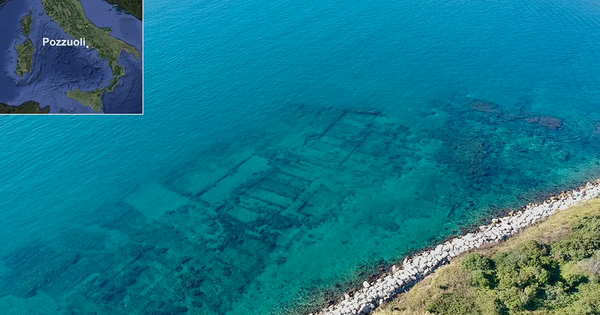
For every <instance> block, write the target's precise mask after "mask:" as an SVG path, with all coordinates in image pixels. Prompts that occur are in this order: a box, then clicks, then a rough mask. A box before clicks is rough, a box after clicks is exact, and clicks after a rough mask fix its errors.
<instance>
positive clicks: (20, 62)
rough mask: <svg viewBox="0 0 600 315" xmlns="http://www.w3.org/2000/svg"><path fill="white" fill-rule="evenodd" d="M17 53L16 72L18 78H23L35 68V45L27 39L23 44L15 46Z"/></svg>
mask: <svg viewBox="0 0 600 315" xmlns="http://www.w3.org/2000/svg"><path fill="white" fill-rule="evenodd" d="M15 50H16V51H17V70H16V71H15V72H16V73H17V75H18V76H21V77H22V76H23V75H25V73H27V72H31V68H32V67H33V51H34V49H33V43H32V42H31V39H29V38H28V39H26V40H25V41H24V42H23V43H21V44H16V45H15Z"/></svg>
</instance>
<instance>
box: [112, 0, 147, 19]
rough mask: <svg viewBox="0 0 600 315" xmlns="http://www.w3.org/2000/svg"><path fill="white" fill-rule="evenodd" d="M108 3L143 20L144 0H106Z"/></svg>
mask: <svg viewBox="0 0 600 315" xmlns="http://www.w3.org/2000/svg"><path fill="white" fill-rule="evenodd" d="M106 1H107V2H108V3H113V4H116V5H118V6H120V7H122V8H123V9H124V10H125V11H127V12H129V13H130V14H131V15H133V16H135V17H136V18H138V20H141V19H142V0H106Z"/></svg>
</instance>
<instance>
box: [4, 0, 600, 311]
mask: <svg viewBox="0 0 600 315" xmlns="http://www.w3.org/2000/svg"><path fill="white" fill-rule="evenodd" d="M24 3H28V4H27V5H26V4H24ZM101 3H102V4H101ZM83 4H84V7H86V12H88V11H89V10H91V11H94V12H96V11H97V12H99V14H100V13H101V12H103V9H102V8H104V7H106V6H105V5H104V3H103V2H102V1H98V2H94V1H92V0H85V1H83ZM95 6H98V7H99V8H100V9H97V10H96V9H92V8H95ZM30 9H31V10H34V12H35V15H34V16H35V17H37V19H35V20H37V22H35V23H46V24H47V26H46V27H43V28H36V27H34V28H33V29H34V31H35V30H36V29H41V30H43V31H44V32H55V33H56V32H60V30H59V29H58V28H56V27H55V26H53V24H52V23H50V22H49V21H48V20H47V18H45V17H44V16H43V15H42V16H39V14H40V13H41V8H40V7H39V4H37V1H33V2H30V1H19V0H9V1H8V2H7V3H6V4H5V5H4V7H3V8H2V9H1V10H2V12H1V13H0V14H2V15H4V13H5V10H7V11H8V13H9V14H7V16H8V17H9V19H10V21H6V20H0V28H1V31H2V34H5V33H4V32H9V33H11V34H12V33H14V32H17V31H18V30H17V29H16V28H17V26H15V25H17V24H18V16H20V14H23V13H24V12H26V11H27V10H30ZM105 12H106V13H105V14H108V15H103V16H109V15H110V16H112V15H111V14H122V12H121V10H117V9H114V10H112V11H105ZM102 14H104V13H102ZM88 15H89V16H90V19H91V20H92V21H94V22H95V23H98V24H102V25H110V26H111V27H114V29H115V30H116V29H118V27H117V26H116V24H114V23H117V22H114V20H112V19H111V18H108V17H105V18H100V17H94V13H93V12H88ZM130 21H131V20H126V21H125V22H123V23H122V24H123V29H121V30H120V31H119V32H115V33H114V34H115V36H123V38H127V36H129V35H128V33H127V29H129V26H127V25H129V23H130ZM118 23H121V22H118ZM144 32H145V43H144V45H145V46H144V48H145V78H146V79H145V93H144V98H145V112H144V115H143V116H108V117H106V116H93V117H91V116H90V117H87V116H86V117H81V116H60V117H57V116H41V117H39V116H36V117H29V116H28V117H23V116H21V117H0V131H1V132H0V137H1V138H0V139H1V141H0V159H1V161H2V167H0V179H1V183H0V195H1V196H2V198H0V209H1V210H0V239H1V240H2V241H3V245H2V247H0V313H1V314H31V313H33V311H35V310H39V307H40V305H43V306H44V310H47V312H46V313H45V314H51V315H53V314H73V313H75V314H94V313H95V314H102V315H104V314H107V315H108V314H244V315H248V314H282V313H286V312H287V313H289V314H293V313H294V312H298V313H302V312H305V313H308V312H311V311H314V310H316V309H318V308H319V307H322V306H323V305H324V304H325V303H326V301H327V300H330V299H335V298H336V297H338V296H340V295H342V294H343V292H345V291H346V290H348V289H350V288H353V287H358V286H360V284H361V283H362V281H364V280H366V279H367V278H368V277H369V276H370V275H372V274H374V273H377V272H379V268H383V269H384V270H385V268H386V266H389V265H390V264H393V263H395V262H397V261H400V260H402V259H403V257H404V256H405V255H406V254H409V253H411V252H414V251H417V250H419V249H422V248H425V247H428V246H432V245H435V244H436V243H437V242H439V241H440V240H443V239H444V238H446V237H449V236H451V235H456V234H458V233H461V229H462V228H465V227H471V226H477V225H480V224H481V223H482V222H485V221H486V220H490V219H491V218H492V216H494V215H498V214H501V213H506V212H507V211H508V209H514V208H517V207H519V206H521V205H524V204H526V203H528V202H533V201H537V200H540V199H541V198H545V197H547V196H548V194H550V193H556V192H560V191H561V190H564V189H570V188H574V187H577V186H578V185H581V184H584V183H585V181H587V180H593V179H597V178H599V177H600V111H598V108H599V106H600V50H599V49H598V43H600V5H599V4H598V2H597V1H592V0H574V1H560V0H543V1H542V0H519V1H517V0H498V1H487V0H472V1H458V0H449V1H428V0H425V1H423V0H407V1H401V2H399V1H372V0H367V1H364V0H363V1H357V0H344V1H340V0H333V1H332V0H328V1H324V0H316V1H311V2H298V1H285V0H284V1H264V0H257V1H212V0H209V1H174V0H164V1H158V0H146V1H145V13H144ZM32 36H33V37H34V38H38V37H39V36H40V34H33V35H32ZM9 37H12V38H14V36H9ZM13 40H14V39H8V40H7V39H6V37H5V36H1V37H0V49H2V51H6V50H7V47H10V46H11V45H13ZM46 53H55V54H56V56H55V58H54V59H53V60H55V61H54V62H55V63H56V65H54V64H53V65H51V66H50V65H49V66H48V69H52V71H73V70H72V69H71V68H70V67H68V66H67V65H66V63H67V62H69V61H70V62H71V64H73V63H77V62H79V61H78V59H77V58H84V57H83V56H79V57H77V56H65V55H61V54H60V53H59V52H58V51H57V52H50V51H47V52H46ZM64 53H66V52H64ZM13 58H14V56H13ZM85 58H86V60H87V59H89V58H92V59H94V60H95V59H98V58H97V57H96V56H94V55H93V54H88V53H86V54H85ZM81 62H82V64H90V63H89V62H83V61H81ZM100 62H102V61H101V60H100V59H98V60H95V61H94V62H92V63H91V64H92V65H94V64H97V63H100ZM120 62H121V63H122V64H123V65H125V66H126V67H127V66H128V65H129V64H130V63H132V62H134V63H135V61H134V60H133V59H132V58H131V56H125V55H121V59H120ZM38 69H39V67H38ZM2 71H3V72H2V75H1V76H0V86H2V89H1V90H0V96H2V97H0V101H8V102H10V103H18V102H20V101H25V100H28V98H27V97H26V94H28V93H30V89H33V88H34V87H31V86H29V85H27V84H25V83H22V84H21V85H19V88H18V89H17V90H6V89H5V88H4V86H6V84H7V83H10V84H14V82H15V78H14V77H12V76H11V74H10V71H12V70H10V66H8V65H7V64H5V63H2ZM132 71H133V72H128V73H127V77H126V78H125V79H124V81H123V84H125V83H127V81H126V80H127V78H128V77H130V74H135V73H137V72H135V71H138V70H132ZM69 73H70V74H72V75H77V72H74V73H71V72H69ZM94 73H96V76H95V77H94V79H93V80H94V82H90V81H89V78H87V80H88V81H85V80H84V81H81V80H79V79H78V80H76V82H90V83H89V84H90V85H96V84H100V83H104V82H106V80H108V79H109V74H108V73H107V72H103V71H101V70H98V71H94ZM35 75H37V76H39V78H40V80H38V81H39V83H38V84H39V86H37V87H35V90H36V91H41V92H43V93H41V94H40V93H38V95H40V99H36V101H39V102H40V103H41V104H44V100H45V99H44V98H46V97H56V98H59V99H57V101H60V102H59V103H60V104H62V105H61V106H63V107H61V108H62V109H65V110H67V111H69V110H74V109H76V110H80V109H81V110H83V108H79V107H77V106H76V105H75V104H73V103H72V102H69V101H68V100H67V99H66V98H61V96H56V94H51V95H50V94H49V92H44V91H49V90H48V89H49V87H48V86H49V85H51V84H54V83H53V82H52V78H53V76H52V75H51V73H48V72H44V71H42V72H41V73H39V74H38V73H36V74H35ZM131 77H133V75H132V76H131ZM56 84H57V85H58V87H57V88H59V89H64V90H66V89H67V88H68V87H67V86H65V85H64V83H63V82H59V83H56ZM67 85H68V84H67ZM118 89H119V88H117V90H115V94H118V93H117V91H118ZM11 91H13V92H11ZM14 91H16V92H14ZM11 93H12V94H11ZM132 93H133V92H132ZM124 94H127V93H124ZM112 97H116V96H114V95H110V93H108V94H106V95H105V96H104V98H103V101H105V102H108V103H110V104H114V101H113V99H112ZM123 97H129V96H123ZM134 99H135V98H134ZM111 106H113V105H109V106H108V108H109V109H110V108H111Z"/></svg>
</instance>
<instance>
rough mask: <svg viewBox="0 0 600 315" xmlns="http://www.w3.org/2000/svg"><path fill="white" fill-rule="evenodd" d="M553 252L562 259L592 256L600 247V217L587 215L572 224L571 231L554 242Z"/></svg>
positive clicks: (575, 259) (569, 259) (568, 259)
mask: <svg viewBox="0 0 600 315" xmlns="http://www.w3.org/2000/svg"><path fill="white" fill-rule="evenodd" d="M551 246H552V254H553V256H555V257H556V258H558V259H560V260H562V261H580V260H583V259H585V258H590V257H592V256H593V255H594V253H595V252H596V251H597V250H598V249H599V248H600V217H585V218H583V219H581V220H578V221H577V222H575V223H574V224H573V225H572V226H571V232H570V233H569V234H568V235H566V236H565V237H564V238H563V239H561V240H558V241H556V242H553V243H552V244H551Z"/></svg>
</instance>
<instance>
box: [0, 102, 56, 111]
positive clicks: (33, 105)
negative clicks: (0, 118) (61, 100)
mask: <svg viewBox="0 0 600 315" xmlns="http://www.w3.org/2000/svg"><path fill="white" fill-rule="evenodd" d="M48 112H50V106H45V107H40V104H39V103H38V102H34V101H27V102H25V103H23V104H21V105H19V106H10V105H6V104H4V103H0V114H47V113H48Z"/></svg>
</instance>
